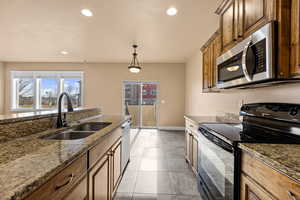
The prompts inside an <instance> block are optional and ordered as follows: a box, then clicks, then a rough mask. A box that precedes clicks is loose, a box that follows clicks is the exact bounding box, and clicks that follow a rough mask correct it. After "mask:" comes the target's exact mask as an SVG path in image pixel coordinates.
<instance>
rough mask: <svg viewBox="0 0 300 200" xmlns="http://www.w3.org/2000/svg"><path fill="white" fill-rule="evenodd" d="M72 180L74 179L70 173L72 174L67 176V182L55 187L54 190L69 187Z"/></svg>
mask: <svg viewBox="0 0 300 200" xmlns="http://www.w3.org/2000/svg"><path fill="white" fill-rule="evenodd" d="M73 178H74V174H73V173H72V174H70V175H69V180H68V181H66V182H65V183H63V184H61V185H57V186H55V190H59V189H61V188H62V187H65V186H67V185H69V184H70V183H72V181H73Z"/></svg>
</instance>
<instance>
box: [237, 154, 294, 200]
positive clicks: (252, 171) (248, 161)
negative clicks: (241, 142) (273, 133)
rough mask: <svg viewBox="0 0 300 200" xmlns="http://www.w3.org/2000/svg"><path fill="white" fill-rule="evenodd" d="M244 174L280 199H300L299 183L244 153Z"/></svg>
mask: <svg viewBox="0 0 300 200" xmlns="http://www.w3.org/2000/svg"><path fill="white" fill-rule="evenodd" d="M242 172H243V173H245V174H246V175H247V176H249V177H251V178H252V179H253V180H254V181H255V182H257V183H258V184H259V185H260V186H262V187H263V188H264V189H266V190H267V191H268V192H270V193H271V194H272V195H273V196H274V197H276V198H278V199H287V200H289V199H290V200H293V199H300V184H299V183H297V182H295V181H293V180H292V179H290V178H289V177H287V176H285V175H283V174H281V173H279V172H277V171H276V170H274V169H272V168H270V167H268V166H267V165H265V164H264V163H262V162H261V161H259V160H257V159H255V158H254V157H252V156H250V155H249V154H247V153H242ZM293 196H294V197H293Z"/></svg>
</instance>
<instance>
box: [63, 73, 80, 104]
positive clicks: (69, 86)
mask: <svg viewBox="0 0 300 200" xmlns="http://www.w3.org/2000/svg"><path fill="white" fill-rule="evenodd" d="M64 91H65V92H67V93H68V94H69V95H70V98H71V101H72V104H73V106H74V107H80V106H81V79H78V78H69V79H65V80H64Z"/></svg>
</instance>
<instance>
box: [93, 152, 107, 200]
mask: <svg viewBox="0 0 300 200" xmlns="http://www.w3.org/2000/svg"><path fill="white" fill-rule="evenodd" d="M110 197H111V195H110V154H109V153H107V154H105V155H104V156H103V157H102V159H100V160H99V161H98V162H97V163H96V165H95V166H94V168H93V169H92V170H91V171H90V172H89V200H110Z"/></svg>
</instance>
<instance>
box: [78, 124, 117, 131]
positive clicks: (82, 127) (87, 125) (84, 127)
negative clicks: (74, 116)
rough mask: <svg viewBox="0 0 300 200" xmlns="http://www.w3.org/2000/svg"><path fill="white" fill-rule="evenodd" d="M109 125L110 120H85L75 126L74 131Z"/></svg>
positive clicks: (96, 129) (90, 129)
mask: <svg viewBox="0 0 300 200" xmlns="http://www.w3.org/2000/svg"><path fill="white" fill-rule="evenodd" d="M109 125H111V122H87V123H84V124H80V125H78V126H77V127H75V128H74V129H73V130H74V131H99V130H101V129H103V128H105V127H107V126H109Z"/></svg>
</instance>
